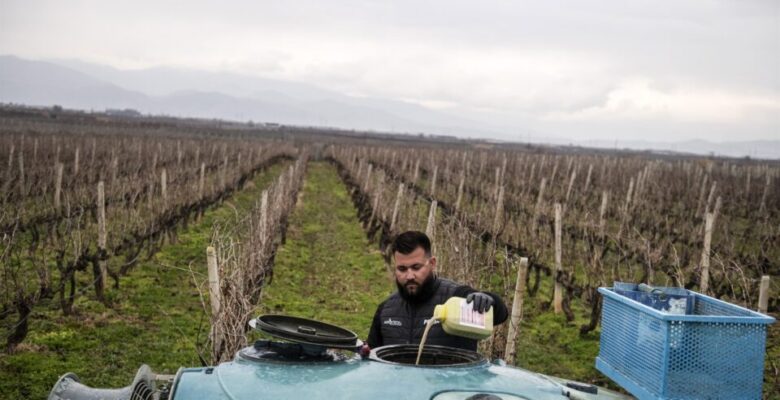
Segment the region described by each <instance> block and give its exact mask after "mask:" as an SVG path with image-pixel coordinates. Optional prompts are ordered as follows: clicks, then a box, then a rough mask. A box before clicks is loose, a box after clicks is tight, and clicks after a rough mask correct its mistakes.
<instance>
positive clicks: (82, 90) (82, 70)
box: [0, 56, 495, 136]
mask: <svg viewBox="0 0 780 400" xmlns="http://www.w3.org/2000/svg"><path fill="white" fill-rule="evenodd" d="M63 63H64V62H63ZM64 64H68V65H69V66H66V65H60V64H58V63H55V62H46V61H30V60H24V59H20V58H17V57H14V56H0V101H2V102H13V103H23V104H29V105H52V104H59V105H61V106H64V107H69V108H80V109H97V110H103V109H106V108H133V109H136V110H138V111H140V112H142V113H150V114H168V115H174V116H192V117H201V118H223V119H231V120H240V121H249V120H252V121H256V122H277V123H283V124H293V125H316V126H331V127H340V128H347V129H350V128H351V129H362V130H366V129H374V130H387V131H400V132H426V133H438V134H460V135H465V134H471V135H472V136H473V134H474V133H475V132H477V133H480V129H479V128H475V129H469V128H468V127H469V126H473V127H479V126H480V124H479V123H476V122H472V121H467V120H465V119H462V118H457V117H450V116H447V115H443V114H440V113H437V112H436V111H433V110H427V109H426V108H424V107H421V106H417V105H413V104H407V103H402V102H393V101H373V102H372V101H371V100H369V99H362V98H355V97H350V96H345V95H341V94H339V93H335V92H330V91H327V90H324V89H320V88H317V87H315V86H312V85H306V84H300V83H294V82H285V81H275V80H269V79H261V78H255V77H248V76H242V75H237V74H222V73H209V72H200V71H189V70H178V69H169V68H153V69H148V70H138V71H122V70H117V69H114V68H111V67H105V66H98V65H93V64H86V63H81V62H67V63H64ZM76 68H78V69H76ZM393 109H396V110H399V111H401V112H400V114H407V115H412V118H407V117H406V116H405V115H398V114H396V113H394V112H393ZM426 119H427V120H426ZM436 122H442V124H441V125H437V124H436ZM444 122H446V123H447V125H454V126H456V127H455V128H452V127H449V126H445V125H444V124H443V123H444ZM459 122H460V125H458V123H459ZM464 126H465V128H464ZM481 133H482V135H486V134H487V135H489V134H494V135H495V132H489V131H482V132H481Z"/></svg>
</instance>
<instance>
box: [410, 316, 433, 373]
mask: <svg viewBox="0 0 780 400" xmlns="http://www.w3.org/2000/svg"><path fill="white" fill-rule="evenodd" d="M437 323H439V320H438V319H436V318H431V319H429V320H428V323H427V324H425V330H424V331H423V335H422V340H420V347H419V348H418V349H417V361H416V362H415V363H414V365H420V356H422V352H423V347H425V341H426V340H428V331H430V330H431V327H432V326H434V325H436V324H437Z"/></svg>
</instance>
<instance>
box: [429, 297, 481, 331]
mask: <svg viewBox="0 0 780 400" xmlns="http://www.w3.org/2000/svg"><path fill="white" fill-rule="evenodd" d="M433 318H434V319H436V320H438V321H439V322H440V323H441V325H442V328H444V332H447V333H448V334H450V335H455V336H463V337H467V338H471V339H485V338H487V337H488V336H490V335H491V334H492V333H493V307H490V309H489V310H487V311H486V312H485V313H484V314H481V313H479V312H477V311H474V304H473V303H467V302H466V299H464V298H462V297H450V298H449V300H447V301H446V302H445V303H444V304H439V305H437V306H436V308H435V309H434V310H433Z"/></svg>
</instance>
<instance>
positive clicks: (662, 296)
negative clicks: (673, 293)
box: [637, 283, 666, 300]
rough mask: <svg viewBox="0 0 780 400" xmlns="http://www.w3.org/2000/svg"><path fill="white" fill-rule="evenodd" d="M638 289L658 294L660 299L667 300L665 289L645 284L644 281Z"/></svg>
mask: <svg viewBox="0 0 780 400" xmlns="http://www.w3.org/2000/svg"><path fill="white" fill-rule="evenodd" d="M637 289H639V291H640V292H645V293H650V294H658V298H659V299H661V300H666V293H665V292H664V291H663V290H661V289H658V288H654V287H652V286H650V285H647V284H644V283H640V284H639V286H638V287H637Z"/></svg>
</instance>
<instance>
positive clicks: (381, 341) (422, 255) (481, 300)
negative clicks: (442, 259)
mask: <svg viewBox="0 0 780 400" xmlns="http://www.w3.org/2000/svg"><path fill="white" fill-rule="evenodd" d="M392 251H393V259H394V260H395V283H396V286H398V292H396V293H393V294H392V295H391V296H390V297H389V298H387V300H385V301H384V302H383V303H382V304H380V305H379V307H378V308H377V310H376V314H374V320H373V322H372V323H371V331H370V332H369V334H368V345H369V346H370V347H371V348H376V347H379V346H385V345H390V344H419V343H420V340H421V339H422V334H423V330H424V329H425V321H426V320H428V319H429V318H431V316H433V309H434V308H435V307H436V305H437V304H443V303H444V302H446V301H447V299H449V298H450V297H453V296H457V297H465V298H466V301H467V302H469V303H472V304H473V305H474V310H475V311H478V312H485V311H487V310H489V309H490V307H493V324H494V325H498V324H500V323H502V322H504V321H505V320H506V318H507V310H506V306H505V305H504V302H503V301H502V300H501V298H500V297H499V296H497V295H495V294H493V293H487V292H479V291H477V290H475V289H473V288H471V287H469V286H467V285H460V284H457V283H455V282H453V281H451V280H448V279H443V278H438V277H437V276H436V257H433V256H432V255H431V240H430V239H428V236H426V235H425V234H424V233H422V232H418V231H408V232H404V233H402V234H400V235H398V237H397V238H396V239H395V241H394V242H393V246H392ZM425 343H426V345H427V344H431V345H439V346H449V347H457V348H461V349H466V350H476V349H477V341H476V340H474V339H469V338H464V337H459V336H452V335H449V334H447V333H446V332H444V330H443V329H442V327H441V325H440V324H437V325H434V326H433V327H432V328H431V330H430V332H429V333H428V339H427V341H426V342H425Z"/></svg>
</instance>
